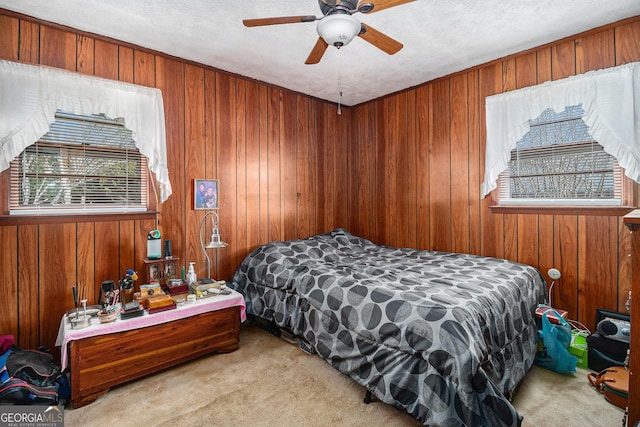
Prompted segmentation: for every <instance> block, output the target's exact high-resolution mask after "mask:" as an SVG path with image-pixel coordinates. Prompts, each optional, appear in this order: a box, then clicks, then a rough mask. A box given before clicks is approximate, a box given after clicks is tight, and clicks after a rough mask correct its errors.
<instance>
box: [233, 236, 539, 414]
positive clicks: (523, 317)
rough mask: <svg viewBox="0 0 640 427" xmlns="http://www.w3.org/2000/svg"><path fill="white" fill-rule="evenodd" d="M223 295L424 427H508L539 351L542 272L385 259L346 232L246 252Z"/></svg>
mask: <svg viewBox="0 0 640 427" xmlns="http://www.w3.org/2000/svg"><path fill="white" fill-rule="evenodd" d="M230 286H231V287H232V288H234V289H236V290H237V291H239V292H241V293H242V294H243V295H244V296H245V304H246V309H247V313H248V314H250V315H252V316H256V317H257V318H261V319H265V320H267V321H271V322H274V323H275V324H276V325H277V326H278V327H279V328H282V329H284V330H286V331H291V333H293V334H294V335H296V336H298V337H300V338H301V339H302V340H304V341H305V342H306V343H308V345H310V346H311V347H312V349H313V350H315V352H317V353H318V355H320V356H321V357H322V358H324V359H325V360H326V361H327V362H329V363H330V364H331V365H332V366H333V367H334V368H336V369H338V370H339V371H340V372H342V373H344V374H346V375H348V376H349V377H351V378H352V379H353V380H355V381H356V382H357V383H359V384H361V385H362V386H364V387H365V388H366V389H367V390H369V391H370V392H371V393H372V394H373V395H374V396H376V397H377V398H378V399H380V400H381V401H383V402H385V403H388V404H391V405H394V406H396V407H399V408H402V409H404V410H406V411H407V412H408V413H410V414H411V415H413V416H414V417H415V418H417V419H418V420H420V421H421V422H422V423H423V424H424V425H438V426H458V425H467V426H481V425H483V426H489V425H490V426H503V425H504V426H515V425H520V423H521V421H522V416H520V415H519V414H518V413H517V411H516V410H515V408H514V407H513V406H512V405H511V403H510V398H511V397H512V395H513V393H514V391H515V390H516V389H517V386H518V385H519V383H520V381H521V380H522V378H523V377H524V376H525V374H526V373H527V371H528V370H529V369H530V368H531V366H532V364H533V360H534V357H535V352H536V346H537V328H536V323H535V308H536V307H537V305H538V304H539V303H542V302H544V301H545V300H546V285H545V282H544V279H543V278H542V276H541V275H540V272H539V271H538V270H537V269H535V268H533V267H531V266H528V265H525V264H520V263H515V262H512V261H508V260H504V259H497V258H489V257H482V256H476V255H469V254H459V253H448V252H437V251H424V250H415V249H408V248H393V247H388V246H382V245H377V244H374V243H372V242H371V241H369V240H366V239H363V238H360V237H358V236H355V235H353V234H351V233H349V232H347V231H346V230H344V229H336V230H333V231H331V232H328V233H324V234H319V235H317V236H313V237H309V238H305V239H299V240H293V241H284V242H271V243H268V244H265V245H263V246H260V247H258V248H256V249H255V250H253V251H252V252H251V253H250V254H249V255H248V256H247V257H246V259H245V260H244V261H243V262H242V263H241V265H240V266H239V267H238V270H237V271H236V272H235V274H234V276H233V279H232V281H231V283H230Z"/></svg>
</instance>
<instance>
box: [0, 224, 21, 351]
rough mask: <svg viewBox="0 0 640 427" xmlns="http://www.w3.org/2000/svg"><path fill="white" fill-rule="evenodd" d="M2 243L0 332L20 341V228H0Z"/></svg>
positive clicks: (0, 261)
mask: <svg viewBox="0 0 640 427" xmlns="http://www.w3.org/2000/svg"><path fill="white" fill-rule="evenodd" d="M0 241H1V242H2V254H3V256H2V259H1V260H0V283H3V284H4V286H3V287H2V292H0V307H1V308H2V316H0V331H2V335H9V334H11V335H13V336H14V338H15V339H19V338H20V335H19V332H20V331H19V329H18V321H19V317H18V309H19V298H20V295H19V292H18V283H19V282H18V228H17V227H16V226H10V227H0Z"/></svg>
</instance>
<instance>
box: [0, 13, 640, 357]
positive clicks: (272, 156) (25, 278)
mask: <svg viewBox="0 0 640 427" xmlns="http://www.w3.org/2000/svg"><path fill="white" fill-rule="evenodd" d="M639 40H640V18H638V19H635V20H627V21H625V22H624V23H620V24H617V25H613V26H609V27H607V28H606V29H602V30H598V31H592V32H589V33H586V34H584V35H580V36H577V37H575V38H572V39H567V40H563V41H561V42H558V43H557V44H553V45H549V46H545V47H541V48H540V49H536V50H533V51H529V52H526V53H523V54H520V55H515V56H512V57H509V58H506V59H504V60H502V61H497V62H493V63H490V64H487V65H485V66H482V67H478V68H474V69H471V70H467V71H465V72H462V73H457V74H455V75H452V76H449V77H447V78H443V79H439V80H437V81H434V82H431V83H428V84H425V85H422V86H419V87H416V88H413V89H411V90H407V91H403V92H401V93H397V94H394V95H391V96H387V97H384V98H381V99H378V100H375V101H372V102H369V103H366V104H362V105H359V106H357V107H354V108H343V109H342V115H337V114H336V107H335V105H332V104H329V103H325V102H322V101H318V100H315V99H312V98H309V97H306V96H302V95H299V94H294V93H291V92H289V91H286V90H281V89H279V88H274V87H272V86H269V85H266V84H261V83H258V82H254V81H251V80H247V79H243V78H240V77H237V76H233V75H230V74H227V73H224V72H221V71H218V70H215V69H212V68H209V67H204V66H201V65H199V64H194V63H191V62H189V61H186V60H182V59H179V58H173V57H169V56H166V55H163V54H160V53H157V52H152V51H148V50H145V49H140V48H138V47H136V46H131V45H128V44H125V43H121V42H118V41H113V40H108V39H104V38H101V37H94V36H92V35H88V34H85V33H82V32H79V31H75V30H72V29H68V28H64V27H59V26H55V25H51V24H48V23H42V22H39V21H38V20H34V19H31V18H28V17H24V16H20V15H17V14H14V13H13V12H8V11H2V10H0V59H8V60H12V61H21V62H27V63H34V64H41V65H44V66H51V67H57V68H61V69H65V70H72V71H77V72H80V73H85V74H89V75H95V76H99V77H105V78H109V79H113V80H121V81H126V82H132V83H136V84H141V85H145V86H150V87H157V88H160V89H161V90H162V92H163V97H164V103H165V114H166V116H165V120H166V124H167V144H168V146H167V151H168V156H169V173H170V178H171V180H172V185H173V191H174V193H173V195H172V196H171V198H170V199H169V200H168V201H167V202H166V203H164V204H163V205H161V206H160V207H159V213H158V215H157V218H156V219H155V220H154V219H150V220H149V219H135V218H131V219H123V220H108V221H82V220H80V221H79V222H66V223H55V222H54V223H48V222H44V221H43V222H42V223H40V224H24V225H22V224H19V225H15V224H14V225H0V239H1V241H2V246H0V247H1V248H2V249H1V254H2V257H1V261H0V263H1V264H0V266H1V268H0V289H1V290H2V292H0V310H2V312H3V316H2V317H0V333H3V334H6V333H11V334H13V335H14V336H15V337H16V338H17V340H18V344H19V345H21V346H24V347H35V346H38V345H41V344H44V345H48V346H53V343H54V341H55V336H56V333H57V329H58V324H59V320H60V317H61V316H62V314H63V313H64V312H65V311H66V310H67V309H68V308H70V307H71V306H72V304H73V301H72V295H71V286H72V285H74V284H78V286H79V287H80V288H81V290H82V292H83V293H84V294H85V295H86V296H87V297H88V299H89V301H90V303H92V302H95V300H96V299H97V296H98V290H99V286H100V283H101V282H102V281H103V280H107V279H112V280H115V279H117V278H118V277H119V276H120V274H122V272H123V271H124V270H125V269H127V268H135V269H136V270H138V271H139V272H142V271H143V269H144V264H143V258H144V256H145V254H146V234H147V232H148V230H151V229H153V228H155V227H156V226H157V227H158V228H159V229H160V230H161V232H162V235H163V238H166V239H171V240H172V243H173V250H174V255H175V256H178V257H179V258H180V259H181V261H182V263H183V264H187V263H188V262H189V261H195V262H196V263H197V270H198V274H199V275H203V274H204V272H205V262H204V255H203V254H202V251H201V249H200V246H199V240H198V228H199V224H200V220H201V218H202V216H203V214H204V212H203V211H194V210H193V209H192V206H193V195H192V193H193V188H192V187H193V179H195V178H208V179H218V180H219V183H220V210H219V213H220V219H221V223H220V227H221V234H222V237H223V239H224V240H225V241H227V242H228V243H229V247H227V248H225V249H220V250H217V251H211V252H209V253H210V255H211V256H212V269H211V271H212V276H214V277H217V278H222V279H227V280H228V279H229V278H230V277H231V275H232V274H233V272H234V270H235V268H236V267H237V265H238V264H239V263H240V262H241V260H242V259H243V257H244V256H245V255H246V254H247V253H248V252H249V251H250V250H252V249H253V248H255V247H256V246H258V245H259V244H261V243H263V242H267V241H270V240H274V239H291V238H297V237H306V236H309V235H313V234H316V233H319V232H324V231H327V230H330V229H333V228H336V227H346V228H348V229H349V230H350V231H352V232H354V233H357V234H360V235H362V236H364V237H368V238H370V239H372V240H374V241H376V242H380V243H385V244H390V245H396V246H409V247H418V248H429V249H437V250H451V251H458V252H469V253H477V254H482V255H492V256H503V257H506V258H510V259H515V260H519V261H523V262H526V263H529V264H532V265H535V266H537V267H539V268H540V269H541V270H542V271H543V272H546V270H547V269H548V268H549V267H552V266H555V267H557V268H559V269H560V270H561V271H562V274H563V276H562V279H561V280H560V281H559V283H558V284H557V286H556V287H555V292H554V293H555V300H554V301H555V305H556V306H558V307H561V308H565V309H567V310H569V312H570V313H571V316H572V317H573V318H577V319H579V320H581V321H583V322H585V323H586V324H587V325H588V326H589V327H591V328H593V327H594V325H593V318H594V315H595V308H596V307H605V308H609V309H621V308H622V307H623V304H624V300H625V298H626V290H628V289H630V283H629V279H628V276H629V274H628V273H629V259H628V254H629V252H630V250H629V248H630V244H629V242H630V239H629V235H628V231H625V229H624V227H623V226H622V222H621V219H620V218H618V217H615V216H611V217H610V216H583V215H533V214H528V215H514V214H496V213H492V212H491V210H490V209H489V201H488V200H481V199H480V198H479V192H480V190H479V189H480V183H481V181H482V174H483V172H484V169H483V164H484V151H483V150H484V143H485V141H484V132H485V129H484V108H483V105H484V98H485V96H487V95H491V94H495V93H499V92H502V91H506V90H510V89H513V88H518V87H524V86H529V85H532V84H536V83H541V82H544V81H546V80H550V79H558V78H562V77H566V76H570V75H573V74H577V73H581V72H584V71H588V70H591V69H596V68H602V67H608V66H612V65H618V64H623V63H626V62H631V61H637V60H640V45H639ZM5 194H6V173H4V174H2V175H0V197H4V195H5ZM0 206H1V205H0ZM0 224H2V223H1V222H0ZM208 232H210V229H209V228H207V233H208ZM205 234H206V233H205ZM144 276H145V275H144V274H142V279H141V281H143V280H144Z"/></svg>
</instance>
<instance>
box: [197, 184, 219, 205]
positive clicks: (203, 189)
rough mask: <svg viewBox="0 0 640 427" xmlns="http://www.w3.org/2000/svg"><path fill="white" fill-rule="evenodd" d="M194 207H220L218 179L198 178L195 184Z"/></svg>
mask: <svg viewBox="0 0 640 427" xmlns="http://www.w3.org/2000/svg"><path fill="white" fill-rule="evenodd" d="M193 208H194V209H218V180H217V179H196V180H194V185H193Z"/></svg>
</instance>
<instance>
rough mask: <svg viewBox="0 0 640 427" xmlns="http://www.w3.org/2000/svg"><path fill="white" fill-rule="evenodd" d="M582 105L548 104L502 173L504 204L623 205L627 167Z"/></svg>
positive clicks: (501, 194) (501, 198)
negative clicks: (593, 129)
mask: <svg viewBox="0 0 640 427" xmlns="http://www.w3.org/2000/svg"><path fill="white" fill-rule="evenodd" d="M583 114H584V111H583V110H582V107H581V106H580V105H576V106H570V107H567V108H566V109H565V110H564V111H563V112H561V113H556V112H554V111H553V110H552V109H547V110H545V111H544V112H543V113H542V114H541V115H540V116H539V117H538V118H536V119H535V120H531V123H530V130H529V131H528V132H527V133H526V134H525V135H524V136H523V137H522V139H521V140H520V141H518V142H517V144H516V148H515V149H514V150H512V151H511V157H510V159H509V162H508V167H507V169H506V170H505V171H504V172H502V173H501V174H500V178H499V197H500V202H499V203H500V204H501V205H594V204H595V205H608V206H612V205H615V206H617V205H621V201H622V181H623V180H622V175H623V171H622V168H621V167H620V166H619V165H618V162H617V161H616V159H615V158H614V157H613V156H611V155H610V154H608V153H606V152H605V151H604V149H603V147H602V146H601V145H600V144H598V142H597V141H595V140H594V139H593V138H592V137H591V135H590V133H589V129H588V127H587V126H586V124H585V123H584V121H583V120H582V116H583Z"/></svg>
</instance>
